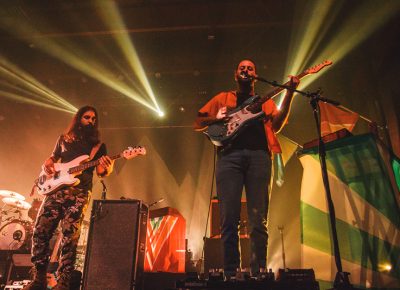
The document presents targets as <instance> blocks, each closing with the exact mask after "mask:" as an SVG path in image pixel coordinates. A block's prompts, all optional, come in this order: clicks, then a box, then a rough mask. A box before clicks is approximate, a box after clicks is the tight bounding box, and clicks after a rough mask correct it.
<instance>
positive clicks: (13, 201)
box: [0, 190, 40, 251]
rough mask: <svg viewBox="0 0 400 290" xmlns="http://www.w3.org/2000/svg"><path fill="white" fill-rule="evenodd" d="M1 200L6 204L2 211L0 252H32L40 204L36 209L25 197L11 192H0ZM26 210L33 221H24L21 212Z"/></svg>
mask: <svg viewBox="0 0 400 290" xmlns="http://www.w3.org/2000/svg"><path fill="white" fill-rule="evenodd" d="M0 198H1V200H2V202H3V203H4V205H3V206H2V207H1V209H0V250H11V251H17V250H26V251H30V248H31V237H32V228H33V220H35V219H36V214H37V211H38V210H37V208H38V207H39V206H40V204H39V206H38V205H37V204H35V207H36V209H35V208H34V207H33V206H32V204H30V203H29V202H27V201H25V197H24V196H23V195H21V194H19V193H17V192H13V191H9V190H0ZM25 210H28V216H29V217H30V218H31V219H32V220H31V221H29V220H23V219H22V212H21V211H25Z"/></svg>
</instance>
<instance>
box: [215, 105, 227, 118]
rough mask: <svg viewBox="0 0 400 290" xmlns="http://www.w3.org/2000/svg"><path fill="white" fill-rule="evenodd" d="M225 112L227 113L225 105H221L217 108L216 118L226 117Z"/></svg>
mask: <svg viewBox="0 0 400 290" xmlns="http://www.w3.org/2000/svg"><path fill="white" fill-rule="evenodd" d="M226 113H227V108H226V107H222V108H220V109H219V110H218V113H217V119H223V118H226Z"/></svg>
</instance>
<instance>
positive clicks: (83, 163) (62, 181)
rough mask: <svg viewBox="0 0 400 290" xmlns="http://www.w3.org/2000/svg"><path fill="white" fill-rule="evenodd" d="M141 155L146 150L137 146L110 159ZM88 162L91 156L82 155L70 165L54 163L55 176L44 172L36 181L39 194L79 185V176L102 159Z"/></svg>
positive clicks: (47, 193) (130, 157) (144, 153)
mask: <svg viewBox="0 0 400 290" xmlns="http://www.w3.org/2000/svg"><path fill="white" fill-rule="evenodd" d="M140 155H146V149H145V148H144V147H142V146H136V147H134V148H132V147H128V148H127V149H126V150H124V151H123V152H121V153H120V154H117V155H114V156H109V158H110V159H111V160H115V159H118V158H121V157H123V158H125V159H126V160H129V159H132V158H134V157H136V156H140ZM88 160H89V155H81V156H79V157H76V158H75V159H74V160H72V161H70V162H68V163H54V169H55V173H54V174H53V175H47V174H46V172H44V171H43V170H42V172H41V173H40V175H39V177H38V179H36V180H35V185H36V187H37V192H38V193H39V194H42V195H49V194H51V193H53V192H55V191H57V190H59V189H60V188H62V187H64V186H75V185H78V184H79V182H80V180H79V179H78V178H76V176H77V175H80V174H81V173H82V171H84V170H85V169H88V168H90V167H94V166H97V165H99V164H100V159H97V160H92V161H88Z"/></svg>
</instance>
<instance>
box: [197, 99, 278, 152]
mask: <svg viewBox="0 0 400 290" xmlns="http://www.w3.org/2000/svg"><path fill="white" fill-rule="evenodd" d="M236 99H237V97H236V92H235V91H230V92H222V93H219V94H218V95H216V96H215V97H213V98H212V99H211V100H210V101H208V103H207V104H205V105H204V106H203V107H202V108H201V109H200V110H199V113H202V114H205V113H207V115H208V116H210V117H215V116H217V113H218V111H219V109H220V108H222V107H227V108H228V110H231V109H234V108H236ZM262 110H263V111H264V113H265V116H266V118H265V120H264V129H265V135H266V137H267V142H268V147H269V150H270V151H271V152H273V153H282V149H281V146H280V145H279V141H278V138H277V137H276V135H275V132H274V130H273V128H272V118H273V117H274V116H275V115H276V114H278V112H279V111H278V108H277V107H276V105H275V103H274V101H272V100H271V99H269V100H268V101H266V102H265V103H263V105H262Z"/></svg>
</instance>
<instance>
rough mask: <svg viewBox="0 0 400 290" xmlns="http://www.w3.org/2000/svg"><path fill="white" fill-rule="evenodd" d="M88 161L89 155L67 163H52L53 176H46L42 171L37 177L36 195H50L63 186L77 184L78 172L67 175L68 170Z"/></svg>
mask: <svg viewBox="0 0 400 290" xmlns="http://www.w3.org/2000/svg"><path fill="white" fill-rule="evenodd" d="M88 159H89V155H81V156H79V157H77V158H75V159H74V160H72V161H70V162H67V163H54V168H55V170H56V171H55V173H54V175H51V176H49V175H47V174H46V173H45V172H44V171H43V170H42V172H41V173H40V175H39V179H38V183H37V187H38V193H40V194H42V195H48V194H51V193H53V192H55V191H57V190H59V189H60V188H62V187H64V186H74V185H78V184H79V179H78V178H75V176H77V175H79V174H80V172H76V173H72V174H71V173H69V172H68V170H69V169H71V168H72V167H75V166H78V165H79V164H81V163H83V162H85V161H86V160H88Z"/></svg>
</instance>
